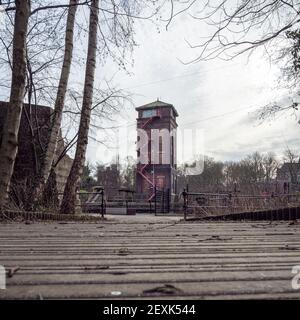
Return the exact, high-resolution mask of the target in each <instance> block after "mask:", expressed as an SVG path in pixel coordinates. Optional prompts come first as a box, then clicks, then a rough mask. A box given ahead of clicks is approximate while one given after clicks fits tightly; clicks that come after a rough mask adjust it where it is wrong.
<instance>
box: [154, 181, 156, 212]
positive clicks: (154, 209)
mask: <svg viewBox="0 0 300 320" xmlns="http://www.w3.org/2000/svg"><path fill="white" fill-rule="evenodd" d="M156 212H157V189H156V185H155V186H154V215H155V216H156Z"/></svg>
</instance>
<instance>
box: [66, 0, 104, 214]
mask: <svg viewBox="0 0 300 320" xmlns="http://www.w3.org/2000/svg"><path fill="white" fill-rule="evenodd" d="M98 28H99V0H93V1H92V3H91V7H90V25H89V40H88V54H87V60H86V75H85V84H84V95H83V103H82V111H81V119H80V126H79V131H78V140H77V147H76V154H75V159H74V161H73V165H72V168H71V172H70V175H69V177H68V180H67V184H66V187H65V191H64V196H63V200H62V204H61V210H60V212H61V213H64V214H72V213H75V205H76V192H77V190H78V186H79V182H80V176H81V175H82V172H83V167H84V164H85V154H86V148H87V144H88V133H89V126H90V115H91V109H92V103H93V89H94V80H95V70H96V59H97V57H96V55H97V36H98Z"/></svg>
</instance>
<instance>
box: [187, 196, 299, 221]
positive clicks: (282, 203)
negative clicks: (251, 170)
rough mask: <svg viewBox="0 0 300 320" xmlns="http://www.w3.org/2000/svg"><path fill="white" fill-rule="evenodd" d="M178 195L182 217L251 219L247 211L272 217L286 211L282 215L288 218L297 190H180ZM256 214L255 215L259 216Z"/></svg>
mask: <svg viewBox="0 0 300 320" xmlns="http://www.w3.org/2000/svg"><path fill="white" fill-rule="evenodd" d="M182 196H183V211H184V219H185V220H186V219H187V217H188V216H191V215H194V216H197V217H202V218H204V219H209V218H218V217H222V218H226V217H229V216H230V217H233V215H236V216H239V217H241V218H245V217H248V218H250V217H253V218H254V215H252V216H251V215H249V214H248V215H247V213H257V214H259V213H260V214H261V215H265V216H269V215H270V217H271V216H272V217H273V218H276V217H277V216H276V212H287V214H284V216H285V218H287V217H289V218H290V219H292V218H293V217H294V215H293V214H292V212H296V211H297V210H296V209H297V208H299V207H300V193H297V194H267V193H266V194H261V195H242V194H237V193H196V192H188V191H186V190H184V192H183V193H182ZM292 209H294V210H292ZM289 213H290V214H289ZM257 214H256V215H255V217H259V215H257ZM296 217H297V215H296Z"/></svg>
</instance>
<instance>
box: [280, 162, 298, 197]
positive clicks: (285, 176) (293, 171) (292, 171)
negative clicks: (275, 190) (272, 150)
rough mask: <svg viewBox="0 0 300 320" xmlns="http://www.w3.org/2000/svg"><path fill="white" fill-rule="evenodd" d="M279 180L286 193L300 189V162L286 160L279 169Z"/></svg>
mask: <svg viewBox="0 0 300 320" xmlns="http://www.w3.org/2000/svg"><path fill="white" fill-rule="evenodd" d="M277 182H278V183H279V185H280V188H281V189H282V190H283V192H284V193H289V192H292V191H299V190H300V162H296V163H289V162H286V163H284V164H283V165H282V167H281V168H279V169H278V170H277Z"/></svg>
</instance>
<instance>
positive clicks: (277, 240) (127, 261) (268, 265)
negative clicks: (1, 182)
mask: <svg viewBox="0 0 300 320" xmlns="http://www.w3.org/2000/svg"><path fill="white" fill-rule="evenodd" d="M0 265H4V266H5V267H6V269H7V270H8V269H9V268H14V267H19V268H20V269H19V270H18V271H17V272H16V273H14V274H13V275H12V277H10V278H7V290H0V298H2V299H3V298H27V299H47V298H59V299H65V298H100V299H105V298H109V299H113V298H117V299H120V298H132V299H135V298H148V299H149V298H177V299H191V298H200V299H216V298H217V299H220V298H225V299H236V298H237V299H250V298H256V299H260V298H296V299H297V298H300V290H294V289H293V288H292V286H291V280H292V278H293V276H294V275H293V274H292V273H291V270H292V268H293V266H295V265H300V223H293V222H277V221H276V222H273V223H269V222H248V223H243V222H199V221H198V222H193V223H191V222H189V223H184V222H179V219H178V218H171V217H168V218H163V217H156V218H155V217H150V216H146V215H145V216H136V217H111V218H110V219H109V220H108V221H106V222H99V223H79V222H74V223H72V222H68V223H62V222H53V223H42V222H36V223H32V224H25V223H8V224H0Z"/></svg>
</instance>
